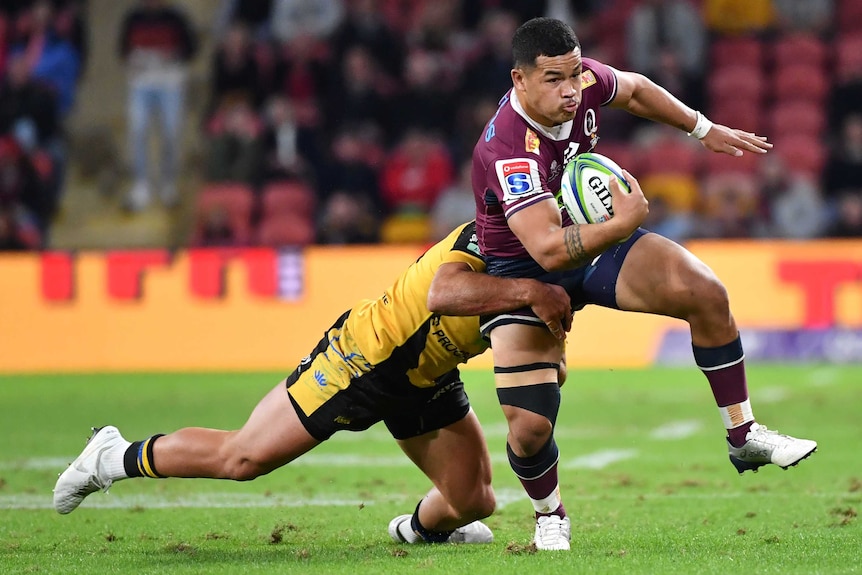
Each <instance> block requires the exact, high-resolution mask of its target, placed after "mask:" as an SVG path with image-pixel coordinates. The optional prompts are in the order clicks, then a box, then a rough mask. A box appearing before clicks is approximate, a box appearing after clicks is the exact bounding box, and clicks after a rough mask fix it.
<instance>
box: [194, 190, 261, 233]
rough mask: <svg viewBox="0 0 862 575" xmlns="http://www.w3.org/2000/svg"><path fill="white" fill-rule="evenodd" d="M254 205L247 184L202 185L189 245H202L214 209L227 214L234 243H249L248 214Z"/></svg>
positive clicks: (253, 199)
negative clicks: (207, 220)
mask: <svg viewBox="0 0 862 575" xmlns="http://www.w3.org/2000/svg"><path fill="white" fill-rule="evenodd" d="M254 203H255V197H254V192H253V191H252V189H251V188H250V187H249V186H247V185H246V184H241V183H218V184H217V183H210V184H205V185H204V187H203V188H202V189H201V190H200V191H199V192H198V197H197V202H196V206H195V222H194V230H193V238H192V243H193V244H194V245H201V244H202V243H204V223H205V221H206V218H207V217H208V215H209V214H210V213H211V212H212V211H213V210H214V209H223V210H224V211H225V212H226V215H227V220H228V225H229V227H230V229H231V230H232V232H233V238H234V240H233V241H234V243H235V244H239V245H241V244H246V243H248V242H249V240H250V239H251V213H252V210H253V208H254Z"/></svg>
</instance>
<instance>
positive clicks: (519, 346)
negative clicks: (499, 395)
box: [491, 323, 563, 387]
mask: <svg viewBox="0 0 862 575" xmlns="http://www.w3.org/2000/svg"><path fill="white" fill-rule="evenodd" d="M491 351H492V353H493V356H494V380H495V382H496V384H497V387H516V386H522V385H534V384H537V383H548V382H556V381H557V379H558V377H559V364H560V362H561V361H562V357H563V349H562V347H561V346H560V344H559V341H558V340H557V339H556V338H555V337H554V336H553V335H551V332H549V331H548V329H547V328H546V327H545V326H544V325H542V326H537V325H527V324H523V323H509V324H504V325H500V326H497V327H495V328H494V329H493V330H492V331H491Z"/></svg>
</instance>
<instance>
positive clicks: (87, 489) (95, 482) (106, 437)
mask: <svg viewBox="0 0 862 575" xmlns="http://www.w3.org/2000/svg"><path fill="white" fill-rule="evenodd" d="M129 445H131V443H130V442H128V441H126V440H125V439H123V436H122V435H120V431H119V430H118V429H117V428H116V427H114V426H112V425H107V426H105V427H94V428H93V435H92V436H91V437H90V439H89V440H87V445H86V447H84V451H82V452H81V455H79V456H78V457H77V459H75V461H73V462H72V463H71V464H70V465H69V467H68V468H66V471H64V472H63V473H61V474H60V478H59V479H57V483H56V485H54V509H56V510H57V513H61V514H63V515H65V514H66V513H71V512H72V511H74V510H75V509H77V508H78V505H80V504H81V502H82V501H83V500H84V498H85V497H87V496H88V495H89V494H91V493H95V492H96V491H98V490H100V489H101V490H103V491H107V490H108V488H109V487H110V486H111V484H112V483H113V482H114V481H115V480H117V479H120V478H123V477H125V472H121V471H119V469H120V468H121V467H122V464H123V454H124V453H125V452H126V448H127V447H128V446H129ZM109 458H110V459H111V464H110V466H109V465H108V461H107V460H108V459H109ZM111 469H113V470H114V472H113V474H112V473H111V471H110V470H111ZM112 475H113V476H112Z"/></svg>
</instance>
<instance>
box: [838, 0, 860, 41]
mask: <svg viewBox="0 0 862 575" xmlns="http://www.w3.org/2000/svg"><path fill="white" fill-rule="evenodd" d="M860 22H862V2H859V0H839V1H838V6H837V7H836V11H835V24H836V27H837V28H838V31H839V32H842V33H843V32H852V33H858V32H859V23H860Z"/></svg>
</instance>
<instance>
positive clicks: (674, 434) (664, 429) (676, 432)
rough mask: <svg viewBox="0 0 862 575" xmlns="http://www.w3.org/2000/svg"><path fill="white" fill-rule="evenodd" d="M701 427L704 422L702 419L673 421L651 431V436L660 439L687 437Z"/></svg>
mask: <svg viewBox="0 0 862 575" xmlns="http://www.w3.org/2000/svg"><path fill="white" fill-rule="evenodd" d="M701 427H703V424H702V423H701V422H700V421H695V420H690V421H671V422H669V423H665V424H664V425H660V426H658V427H656V428H655V429H653V430H652V431H650V432H649V436H650V437H651V438H652V439H657V440H659V441H669V440H674V439H685V438H686V437H691V436H692V435H694V434H695V433H697V432H698V431H700V428H701Z"/></svg>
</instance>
